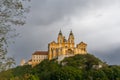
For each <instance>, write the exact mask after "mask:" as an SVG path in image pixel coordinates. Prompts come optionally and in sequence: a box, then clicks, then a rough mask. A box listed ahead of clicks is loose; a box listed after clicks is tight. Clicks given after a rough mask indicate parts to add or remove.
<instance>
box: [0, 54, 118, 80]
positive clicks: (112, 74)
mask: <svg viewBox="0 0 120 80" xmlns="http://www.w3.org/2000/svg"><path fill="white" fill-rule="evenodd" d="M88 58H89V59H88ZM88 62H89V64H88ZM98 64H103V65H104V63H103V62H102V61H101V60H99V59H98V58H96V57H94V56H93V55H90V54H87V55H76V56H73V57H69V58H65V59H64V60H63V61H62V62H61V63H58V62H57V61H56V60H51V61H49V60H44V61H42V62H41V63H40V64H38V65H36V66H35V67H33V68H32V67H31V66H29V65H25V66H18V67H16V68H13V69H10V70H7V71H3V72H1V73H0V80H120V66H104V67H102V68H99V69H94V68H93V67H92V65H98ZM89 65H91V66H90V68H89V69H88V67H89Z"/></svg>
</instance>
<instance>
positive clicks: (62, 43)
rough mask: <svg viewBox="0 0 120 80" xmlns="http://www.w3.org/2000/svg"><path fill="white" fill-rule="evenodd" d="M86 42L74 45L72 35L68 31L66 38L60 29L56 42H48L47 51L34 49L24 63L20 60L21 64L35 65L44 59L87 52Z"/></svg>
mask: <svg viewBox="0 0 120 80" xmlns="http://www.w3.org/2000/svg"><path fill="white" fill-rule="evenodd" d="M86 47H87V44H86V43H84V42H80V43H79V44H77V45H75V42H74V35H73V33H72V31H70V34H69V37H68V39H66V38H65V36H63V34H62V32H61V30H60V32H59V34H58V38H57V42H55V41H52V42H51V43H49V44H48V51H36V52H34V53H33V54H32V59H31V60H29V61H28V62H26V63H25V61H24V60H22V62H21V65H24V64H29V65H32V66H35V65H37V64H39V63H40V62H41V61H43V60H45V59H49V60H51V59H55V58H59V56H74V55H76V54H87V50H86Z"/></svg>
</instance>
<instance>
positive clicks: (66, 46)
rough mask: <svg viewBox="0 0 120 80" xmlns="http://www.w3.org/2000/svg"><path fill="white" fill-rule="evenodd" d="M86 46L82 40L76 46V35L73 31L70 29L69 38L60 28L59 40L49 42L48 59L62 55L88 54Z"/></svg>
mask: <svg viewBox="0 0 120 80" xmlns="http://www.w3.org/2000/svg"><path fill="white" fill-rule="evenodd" d="M86 47H87V44H86V43H84V42H80V43H79V44H77V45H76V46H75V43H74V35H73V33H72V31H70V34H69V37H68V40H67V39H66V38H65V36H63V34H62V32H61V30H60V32H59V34H58V38H57V42H55V41H53V42H51V43H49V44H48V59H49V60H51V59H54V58H57V57H58V56H60V55H76V54H87V50H86Z"/></svg>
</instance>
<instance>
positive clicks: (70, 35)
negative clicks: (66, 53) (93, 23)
mask: <svg viewBox="0 0 120 80" xmlns="http://www.w3.org/2000/svg"><path fill="white" fill-rule="evenodd" d="M68 43H69V44H70V47H74V35H73V32H72V30H71V31H70V34H69V38H68Z"/></svg>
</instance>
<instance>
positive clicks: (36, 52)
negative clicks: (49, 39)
mask: <svg viewBox="0 0 120 80" xmlns="http://www.w3.org/2000/svg"><path fill="white" fill-rule="evenodd" d="M32 55H48V51H35V52H34V53H33V54H32Z"/></svg>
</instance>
